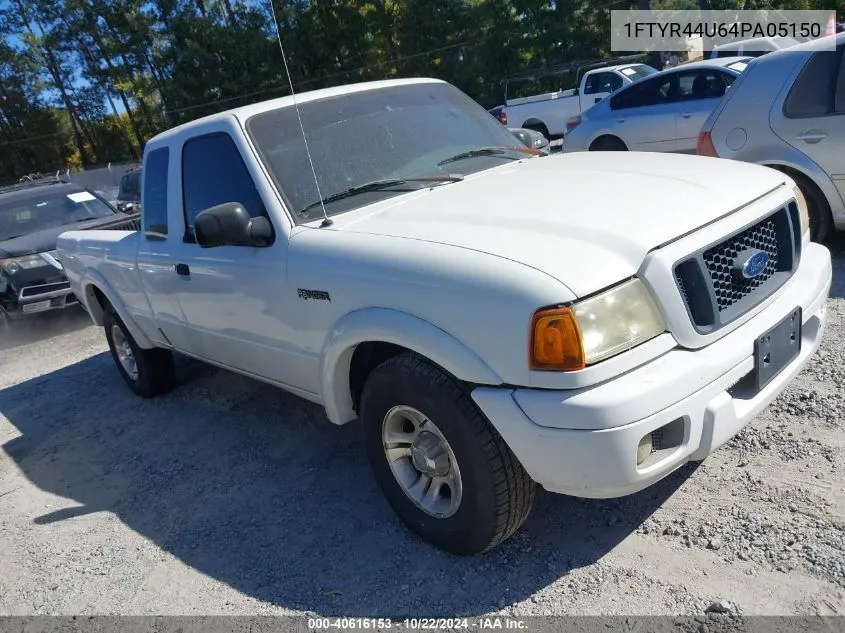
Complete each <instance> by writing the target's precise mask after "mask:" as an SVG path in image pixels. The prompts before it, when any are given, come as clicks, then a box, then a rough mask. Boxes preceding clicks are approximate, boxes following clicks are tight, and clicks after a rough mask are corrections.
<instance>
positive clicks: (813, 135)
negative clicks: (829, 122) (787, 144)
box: [795, 130, 827, 144]
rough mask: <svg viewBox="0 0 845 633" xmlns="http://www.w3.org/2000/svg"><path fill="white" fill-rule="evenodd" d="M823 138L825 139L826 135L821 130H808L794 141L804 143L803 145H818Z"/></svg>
mask: <svg viewBox="0 0 845 633" xmlns="http://www.w3.org/2000/svg"><path fill="white" fill-rule="evenodd" d="M823 138H827V134H825V133H824V132H822V131H821V130H808V131H806V132H804V133H802V134H799V135H798V136H796V137H795V140H796V141H804V142H805V143H810V144H813V143H818V142H819V141H820V140H822V139H823Z"/></svg>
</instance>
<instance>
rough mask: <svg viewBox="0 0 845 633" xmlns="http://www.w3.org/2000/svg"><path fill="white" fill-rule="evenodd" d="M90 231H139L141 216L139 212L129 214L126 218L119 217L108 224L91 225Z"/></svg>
mask: <svg viewBox="0 0 845 633" xmlns="http://www.w3.org/2000/svg"><path fill="white" fill-rule="evenodd" d="M88 230H90V231H140V230H141V216H140V215H139V214H137V213H136V214H134V215H133V216H130V217H129V218H128V219H126V220H124V219H120V220H116V221H115V222H110V223H108V224H105V225H103V224H99V225H97V226H92V227H91V228H90V229H88Z"/></svg>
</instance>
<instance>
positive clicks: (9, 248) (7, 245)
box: [0, 214, 127, 258]
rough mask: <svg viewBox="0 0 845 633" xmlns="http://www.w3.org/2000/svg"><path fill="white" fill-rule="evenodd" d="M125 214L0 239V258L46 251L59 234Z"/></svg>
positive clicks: (97, 225)
mask: <svg viewBox="0 0 845 633" xmlns="http://www.w3.org/2000/svg"><path fill="white" fill-rule="evenodd" d="M126 218H127V216H125V215H123V214H115V215H114V216H112V217H105V218H95V219H93V220H86V221H85V222H78V223H76V224H63V225H61V226H53V227H50V228H48V229H43V230H41V231H36V232H35V233H29V234H27V235H21V236H20V237H16V238H14V239H11V240H5V241H0V258H5V257H22V256H23V255H32V254H33V253H46V252H48V251H53V250H55V249H56V241H57V240H58V238H59V235H61V234H62V233H65V232H67V231H84V230H86V229H97V228H100V227H103V226H108V225H111V224H115V223H116V221H126Z"/></svg>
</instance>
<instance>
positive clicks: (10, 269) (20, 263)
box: [0, 255, 45, 275]
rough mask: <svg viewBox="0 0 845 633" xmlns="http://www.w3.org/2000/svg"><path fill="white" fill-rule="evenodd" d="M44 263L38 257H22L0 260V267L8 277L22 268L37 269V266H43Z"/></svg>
mask: <svg viewBox="0 0 845 633" xmlns="http://www.w3.org/2000/svg"><path fill="white" fill-rule="evenodd" d="M44 263H45V262H44V260H43V259H41V256H40V255H24V256H23V257H11V258H9V259H0V267H2V268H3V270H4V271H6V272H7V273H8V274H10V275H14V274H15V273H17V272H18V271H19V270H21V269H22V268H23V269H27V268H38V267H39V266H43V265H44Z"/></svg>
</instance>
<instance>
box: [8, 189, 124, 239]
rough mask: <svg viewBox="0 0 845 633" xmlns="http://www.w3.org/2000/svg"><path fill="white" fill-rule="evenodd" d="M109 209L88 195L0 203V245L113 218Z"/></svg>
mask: <svg viewBox="0 0 845 633" xmlns="http://www.w3.org/2000/svg"><path fill="white" fill-rule="evenodd" d="M114 214H115V212H114V211H112V209H111V208H110V207H109V206H108V205H107V204H105V203H104V202H102V201H101V200H98V199H97V198H96V197H95V196H93V195H92V194H90V193H88V192H87V191H72V190H70V191H69V190H68V189H64V190H63V191H62V192H56V191H44V190H41V191H39V192H37V193H36V192H32V193H31V194H27V195H26V196H20V197H19V196H17V195H16V196H15V197H14V198H13V199H12V200H10V201H9V202H5V201H0V241H2V240H8V239H11V238H13V237H20V236H22V235H29V234H30V233H35V232H37V231H42V230H44V229H49V228H52V227H56V226H65V225H67V224H74V223H76V222H84V221H85V220H95V219H97V218H105V217H109V216H112V215H114Z"/></svg>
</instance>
